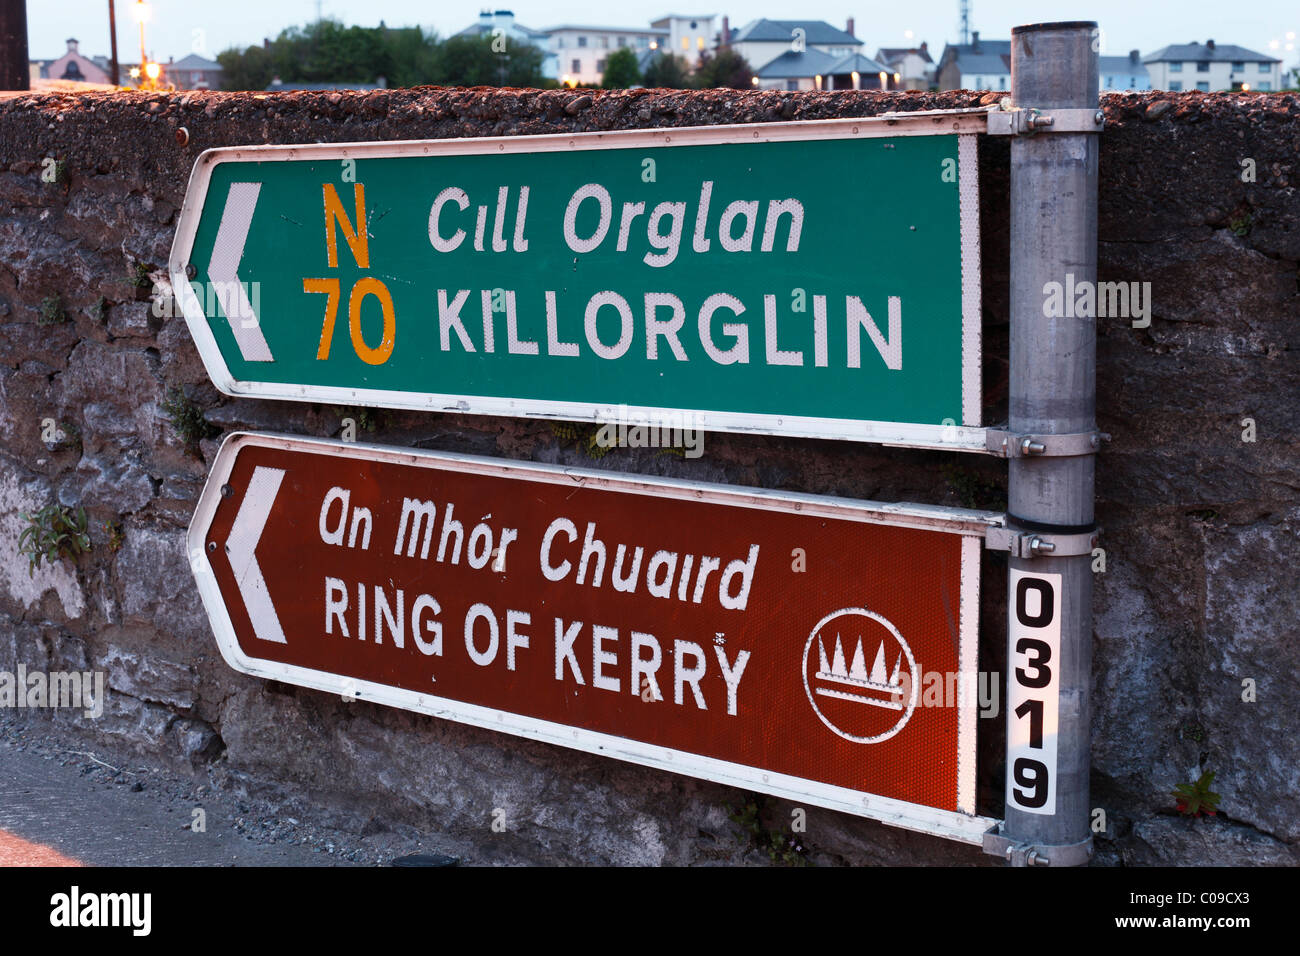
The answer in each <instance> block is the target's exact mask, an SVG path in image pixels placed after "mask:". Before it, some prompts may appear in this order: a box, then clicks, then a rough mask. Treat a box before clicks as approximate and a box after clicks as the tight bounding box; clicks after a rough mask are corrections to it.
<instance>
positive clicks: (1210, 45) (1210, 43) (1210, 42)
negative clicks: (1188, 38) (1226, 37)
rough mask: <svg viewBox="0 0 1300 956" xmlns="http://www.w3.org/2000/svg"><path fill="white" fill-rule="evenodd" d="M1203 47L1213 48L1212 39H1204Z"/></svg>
mask: <svg viewBox="0 0 1300 956" xmlns="http://www.w3.org/2000/svg"><path fill="white" fill-rule="evenodd" d="M1205 48H1206V49H1207V50H1213V49H1214V41H1213V40H1206V41H1205Z"/></svg>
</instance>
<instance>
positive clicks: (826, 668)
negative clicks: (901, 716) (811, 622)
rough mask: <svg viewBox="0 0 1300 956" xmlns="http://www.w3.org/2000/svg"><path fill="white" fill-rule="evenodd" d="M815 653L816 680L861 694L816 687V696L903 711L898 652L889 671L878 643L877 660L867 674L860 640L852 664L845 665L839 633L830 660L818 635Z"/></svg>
mask: <svg viewBox="0 0 1300 956" xmlns="http://www.w3.org/2000/svg"><path fill="white" fill-rule="evenodd" d="M817 654H818V660H819V662H820V664H821V666H820V667H819V668H818V669H817V674H816V677H817V680H819V681H826V682H828V683H834V684H841V685H844V686H847V687H852V688H854V689H856V690H859V691H862V692H863V693H857V694H853V693H849V692H848V691H844V690H837V689H835V688H832V687H818V688H816V691H817V693H819V694H822V695H824V696H826V697H838V698H839V699H840V700H852V701H856V702H857V703H860V704H870V705H872V706H873V707H885V708H888V709H889V710H902V709H903V700H902V698H903V685H902V682H901V680H900V679H899V671H900V670H901V669H902V665H903V652H902V651H901V650H900V651H899V652H898V656H897V657H896V658H895V659H894V669H893V671H892V672H886V670H885V644H884V641H881V643H880V644H879V646H877V648H876V659H875V662H874V663H873V664H872V665H871V673H870V674H868V673H867V667H866V661H865V659H864V658H863V656H862V638H861V637H859V638H858V642H857V644H856V645H855V646H854V648H853V663H852V664H851V665H849V666H845V663H844V645H843V644H842V643H841V642H840V636H839V634H836V635H835V651H834V653H833V655H832V657H831V660H830V661H827V659H826V647H825V645H824V644H823V643H822V638H821V635H820V634H818V635H817Z"/></svg>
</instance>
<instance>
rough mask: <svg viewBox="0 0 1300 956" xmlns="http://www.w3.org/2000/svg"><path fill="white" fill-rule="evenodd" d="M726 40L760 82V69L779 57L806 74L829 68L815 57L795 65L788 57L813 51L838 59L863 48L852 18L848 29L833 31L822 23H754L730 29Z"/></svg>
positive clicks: (768, 21)
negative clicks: (855, 32) (757, 76)
mask: <svg viewBox="0 0 1300 956" xmlns="http://www.w3.org/2000/svg"><path fill="white" fill-rule="evenodd" d="M726 40H727V45H729V46H730V47H731V48H732V49H734V50H735V51H736V52H737V53H739V54H740V55H741V56H743V57H744V58H745V59H746V60H747V61H749V65H750V66H752V67H753V68H754V71H755V73H757V74H758V75H759V78H760V80H761V79H762V77H763V74H762V70H763V68H764V67H766V66H767V65H768V64H770V63H772V62H773V61H774V60H776V59H777V58H778V57H780V58H782V59H783V60H784V62H786V63H787V64H792V68H793V69H794V70H795V71H796V72H800V73H807V71H808V70H810V69H814V68H816V66H817V65H823V66H828V65H830V63H829V62H825V61H822V60H821V59H820V58H818V57H809V58H808V59H807V61H804V62H802V63H797V62H796V61H795V60H792V59H791V58H789V57H787V54H791V53H793V54H796V55H798V54H801V53H805V52H809V51H816V52H818V53H824V54H826V55H828V56H830V57H833V58H834V60H840V59H842V58H844V57H846V56H849V55H851V54H854V53H858V52H860V51H861V49H862V41H861V40H859V39H858V38H857V37H855V36H854V35H853V20H852V19H850V20H849V21H848V29H847V30H839V29H836V28H835V27H833V26H831V25H830V24H829V23H827V22H826V21H824V20H753V21H751V22H749V23H747V24H745V25H744V26H743V27H738V28H736V29H729V30H728V33H727V37H726ZM831 62H833V61H831ZM812 75H814V76H816V75H817V74H815V73H814V74H812ZM772 79H776V77H772ZM787 79H789V78H788V77H787Z"/></svg>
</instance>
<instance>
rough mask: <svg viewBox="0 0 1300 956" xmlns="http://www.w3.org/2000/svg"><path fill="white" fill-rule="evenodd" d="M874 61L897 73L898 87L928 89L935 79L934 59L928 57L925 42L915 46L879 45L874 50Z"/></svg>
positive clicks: (927, 46)
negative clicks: (879, 46) (878, 47)
mask: <svg viewBox="0 0 1300 956" xmlns="http://www.w3.org/2000/svg"><path fill="white" fill-rule="evenodd" d="M876 61H877V62H879V63H882V64H884V66H885V67H886V69H888V70H889V72H891V73H897V74H898V75H899V82H898V87H899V89H903V90H928V89H929V88H930V85H931V84H932V83H934V81H935V80H934V60H932V59H931V58H930V47H929V44H927V43H922V44H921V45H920V46H917V47H881V48H880V49H879V50H877V51H876Z"/></svg>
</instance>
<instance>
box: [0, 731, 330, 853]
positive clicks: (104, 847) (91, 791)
mask: <svg viewBox="0 0 1300 956" xmlns="http://www.w3.org/2000/svg"><path fill="white" fill-rule="evenodd" d="M82 767H84V758H83V760H82V761H79V762H78V763H74V764H70V765H66V766H65V765H64V764H62V763H60V762H59V760H58V759H56V757H55V756H53V755H52V754H47V755H43V756H42V755H40V754H36V753H32V752H29V751H26V750H23V751H20V750H17V749H15V748H14V747H13V746H12V745H9V746H4V745H0V865H4V866H60V865H62V866H66V865H69V864H76V863H80V864H83V865H91V866H138V865H150V866H320V865H322V863H324V864H332V865H336V864H339V863H345V862H348V861H345V860H340V859H338V858H337V857H336V856H334V855H332V854H329V853H328V852H327V853H326V854H325V857H324V859H322V854H321V852H320V851H319V850H317V849H314V848H312V847H310V846H302V845H297V846H295V845H287V844H281V843H260V842H256V841H254V840H251V839H249V838H248V837H247V836H245V835H243V834H241V833H240V832H238V830H237V829H236V828H235V825H234V820H232V819H230V818H229V817H227V816H226V815H225V814H223V813H220V812H219V811H218V812H209V811H208V810H203V814H202V816H203V825H204V829H203V831H202V832H198V831H197V830H196V828H195V827H194V822H195V818H194V815H193V812H192V811H191V813H189V814H187V813H185V812H184V810H183V809H180V810H178V808H177V807H176V806H175V805H174V801H172V800H160V799H155V798H152V797H151V796H149V795H147V794H145V792H144V790H143V789H140V790H133V789H132V788H133V787H134V786H135V785H136V784H137V783H139V781H135V782H133V783H131V784H126V783H106V782H102V781H103V775H96V776H92V775H91V774H90V773H83V772H82ZM200 809H202V808H200Z"/></svg>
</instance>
